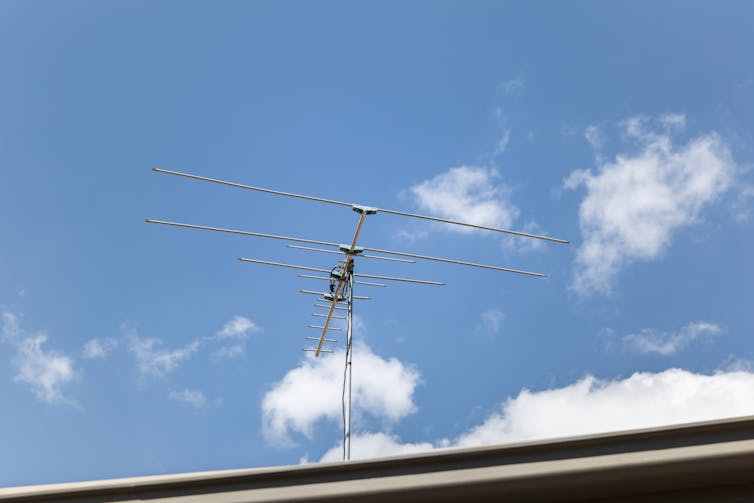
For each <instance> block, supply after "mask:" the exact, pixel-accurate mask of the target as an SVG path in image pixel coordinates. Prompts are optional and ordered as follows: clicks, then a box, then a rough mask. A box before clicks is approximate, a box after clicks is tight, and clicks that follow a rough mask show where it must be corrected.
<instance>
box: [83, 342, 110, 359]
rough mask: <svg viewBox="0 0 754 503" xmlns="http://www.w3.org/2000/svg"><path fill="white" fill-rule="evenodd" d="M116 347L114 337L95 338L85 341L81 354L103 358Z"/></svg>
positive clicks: (86, 356) (87, 356)
mask: <svg viewBox="0 0 754 503" xmlns="http://www.w3.org/2000/svg"><path fill="white" fill-rule="evenodd" d="M117 347H118V339H116V338H114V337H103V338H95V339H90V340H88V341H86V343H85V344H84V348H83V350H82V354H83V356H84V358H97V359H104V358H107V356H109V355H110V353H112V352H113V351H115V349H116V348H117Z"/></svg>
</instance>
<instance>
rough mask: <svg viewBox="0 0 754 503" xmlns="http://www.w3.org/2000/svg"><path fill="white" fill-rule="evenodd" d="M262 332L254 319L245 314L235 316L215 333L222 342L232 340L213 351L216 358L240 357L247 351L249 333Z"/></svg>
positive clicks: (216, 337) (216, 338)
mask: <svg viewBox="0 0 754 503" xmlns="http://www.w3.org/2000/svg"><path fill="white" fill-rule="evenodd" d="M257 332H261V328H259V327H258V326H257V325H256V324H255V323H254V322H253V321H251V320H250V319H249V318H246V317H244V316H234V317H233V319H232V320H230V321H228V322H227V323H226V324H225V325H224V326H223V328H222V330H220V331H219V332H217V334H215V337H214V339H215V340H217V341H222V342H230V343H229V344H226V345H224V346H222V347H220V348H219V349H216V350H215V351H213V352H212V357H213V358H214V359H215V360H220V359H225V358H238V357H239V356H241V355H243V354H244V353H245V352H246V339H247V338H248V337H249V334H252V333H257Z"/></svg>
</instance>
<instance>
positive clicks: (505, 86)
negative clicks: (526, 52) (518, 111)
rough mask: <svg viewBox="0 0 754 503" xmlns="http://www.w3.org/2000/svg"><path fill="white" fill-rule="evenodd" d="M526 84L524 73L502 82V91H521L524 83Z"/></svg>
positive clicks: (507, 93) (506, 92)
mask: <svg viewBox="0 0 754 503" xmlns="http://www.w3.org/2000/svg"><path fill="white" fill-rule="evenodd" d="M525 84H526V80H525V79H524V76H523V75H517V76H516V77H515V78H512V79H509V80H504V81H503V82H501V83H500V92H501V93H502V94H503V95H510V94H515V93H518V92H520V91H521V90H522V89H523V88H524V85H525Z"/></svg>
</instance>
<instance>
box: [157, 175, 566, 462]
mask: <svg viewBox="0 0 754 503" xmlns="http://www.w3.org/2000/svg"><path fill="white" fill-rule="evenodd" d="M152 171H155V172H157V173H165V174H168V175H175V176H180V177H184V178H190V179H193V180H200V181H204V182H211V183H217V184H220V185H227V186H229V187H237V188H241V189H247V190H253V191H256V192H264V193H267V194H273V195H278V196H285V197H293V198H297V199H305V200H308V201H316V202H320V203H327V204H332V205H337V206H345V207H349V208H351V209H352V210H353V211H355V212H356V213H357V214H358V215H359V220H358V223H357V224H356V231H355V232H354V234H353V238H352V239H351V240H350V244H349V243H345V244H343V243H335V242H328V241H319V240H314V239H304V238H300V237H293V236H280V235H275V234H264V233H261V232H251V231H244V230H237V229H224V228H221V227H209V226H205V225H194V224H187V223H179V222H166V221H164V220H152V219H147V220H146V221H147V223H150V224H160V225H168V226H172V227H183V228H187V229H197V230H206V231H214V232H224V233H229V234H239V235H243V236H252V237H260V238H267V239H277V240H281V241H289V242H293V243H301V244H297V245H293V244H288V245H286V246H287V247H289V248H294V249H298V250H306V251H313V252H319V253H328V254H336V255H339V256H340V257H342V260H340V261H338V262H337V263H336V265H335V266H334V267H332V268H330V269H324V268H317V267H307V266H302V265H295V264H284V263H281V262H272V261H269V260H261V259H254V258H245V257H239V258H238V260H239V261H241V262H244V263H249V264H261V265H268V266H274V267H281V268H288V269H296V270H299V271H308V272H316V273H320V274H325V276H319V275H312V274H299V277H301V278H307V279H318V280H324V281H327V282H329V288H328V289H326V290H325V291H324V292H320V291H316V290H307V289H301V290H299V292H300V293H302V294H307V295H315V296H317V297H319V298H318V299H317V301H316V302H315V304H314V306H315V307H317V308H323V309H326V310H327V312H326V313H325V312H316V313H312V316H315V317H318V318H324V321H323V322H322V324H321V325H314V324H312V325H309V328H314V329H317V330H321V333H320V336H319V337H305V339H306V340H311V341H316V347H307V348H303V350H304V351H307V352H311V353H314V356H315V357H318V356H319V355H320V354H322V353H333V352H334V350H332V349H328V347H325V344H326V343H334V342H337V340H336V339H331V338H329V337H328V335H329V332H336V331H342V329H341V328H336V327H332V326H330V325H331V322H332V320H334V319H340V320H342V319H345V320H346V344H345V359H346V361H345V369H344V378H343V460H344V461H348V460H349V459H350V458H351V373H352V367H353V366H352V360H353V354H352V340H353V301H354V300H371V297H366V296H359V295H354V286H355V285H364V286H372V287H381V288H384V287H386V286H387V285H386V284H385V283H375V282H371V281H362V280H361V279H359V280H357V279H356V278H363V279H368V280H371V279H374V280H380V281H387V282H402V283H413V284H420V285H430V286H443V285H444V284H445V283H442V282H439V281H429V280H422V279H411V278H398V277H391V276H378V275H373V274H361V273H356V272H355V270H354V269H355V261H354V258H356V257H359V258H365V259H374V260H385V261H393V262H408V263H414V262H415V260H413V259H420V260H429V261H435V262H445V263H448V264H456V265H462V266H467V267H477V268H482V269H488V270H493V271H501V272H509V273H514V274H522V275H526V276H535V277H544V276H545V275H544V274H541V273H538V272H531V271H523V270H520V269H511V268H509V267H500V266H496V265H487V264H478V263H475V262H466V261H462V260H453V259H447V258H440V257H430V256H427V255H418V254H415V253H406V252H400V251H393V250H384V249H380V248H370V247H366V246H360V245H359V244H358V243H359V236H360V234H361V229H362V227H363V226H364V222H365V221H366V218H367V217H368V216H370V215H376V214H377V213H384V214H389V215H398V216H404V217H410V218H418V219H421V220H429V221H433V222H440V223H445V224H451V225H459V226H463V227H470V228H474V229H481V230H485V231H491V232H499V233H503V234H509V235H513V236H519V237H524V238H530V239H538V240H542V241H550V242H554V243H563V244H568V241H567V240H565V239H557V238H553V237H549V236H543V235H539V234H531V233H528V232H520V231H514V230H509V229H501V228H497V227H489V226H485V225H477V224H473V223H469V222H460V221H455V220H449V219H445V218H438V217H432V216H427V215H417V214H415V213H407V212H405V211H397V210H389V209H385V208H376V207H372V206H364V205H361V204H355V203H348V202H344V201H336V200H333V199H325V198H322V197H314V196H307V195H302V194H293V193H291V192H283V191H279V190H272V189H265V188H262V187H254V186H251V185H244V184H241V183H235V182H229V181H225V180H218V179H215V178H207V177H204V176H199V175H192V174H189V173H181V172H178V171H170V170H167V169H160V168H152ZM302 244H307V245H316V246H320V247H325V248H314V247H311V246H303V245H302ZM328 248H332V249H328ZM364 252H371V253H376V254H378V255H372V254H368V253H364ZM386 255H388V256H386ZM343 311H345V316H343V315H342V314H337V313H338V312H341V313H342V312H343Z"/></svg>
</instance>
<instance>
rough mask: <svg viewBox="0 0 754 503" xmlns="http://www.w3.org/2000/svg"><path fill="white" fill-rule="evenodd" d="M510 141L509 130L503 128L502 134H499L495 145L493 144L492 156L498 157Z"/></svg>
mask: <svg viewBox="0 0 754 503" xmlns="http://www.w3.org/2000/svg"><path fill="white" fill-rule="evenodd" d="M510 141H511V129H510V128H508V127H503V131H502V133H500V138H499V139H498V140H497V143H495V151H494V152H493V155H500V154H502V153H503V152H505V149H507V148H508V144H509V143H510Z"/></svg>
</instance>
